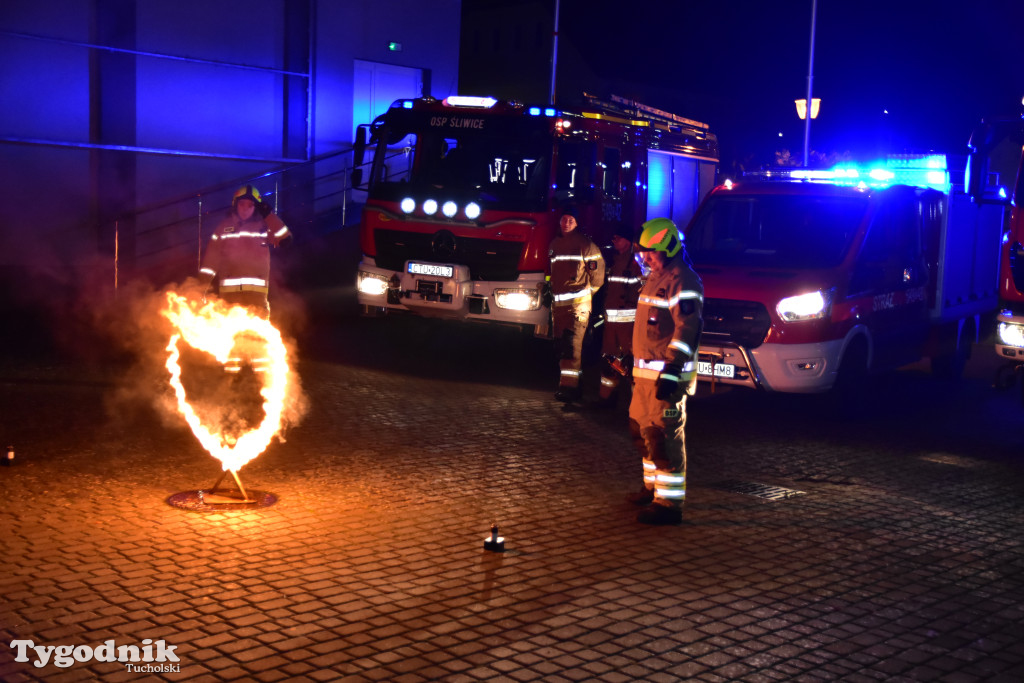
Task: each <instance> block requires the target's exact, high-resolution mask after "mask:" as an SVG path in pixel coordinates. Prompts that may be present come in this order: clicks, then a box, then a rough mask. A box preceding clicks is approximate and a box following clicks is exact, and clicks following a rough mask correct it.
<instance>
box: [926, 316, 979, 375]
mask: <svg viewBox="0 0 1024 683" xmlns="http://www.w3.org/2000/svg"><path fill="white" fill-rule="evenodd" d="M973 333H974V327H973V326H972V325H969V324H968V325H964V329H963V332H962V333H961V335H960V339H959V343H957V340H956V339H954V340H953V345H954V349H953V350H952V351H950V352H949V353H944V354H942V355H941V356H933V357H932V359H931V367H932V374H933V375H935V376H936V377H939V378H941V379H949V380H953V381H958V380H960V379H962V378H963V376H964V368H966V367H967V361H968V360H970V358H971V339H973V336H974V335H973Z"/></svg>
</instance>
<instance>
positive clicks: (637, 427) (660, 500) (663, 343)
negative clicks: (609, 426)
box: [629, 218, 704, 525]
mask: <svg viewBox="0 0 1024 683" xmlns="http://www.w3.org/2000/svg"><path fill="white" fill-rule="evenodd" d="M638 248H639V250H640V253H641V254H642V255H643V261H644V267H645V269H648V270H649V273H648V275H647V281H646V282H645V283H644V286H643V289H642V290H641V292H640V298H639V301H638V303H637V310H636V322H635V323H634V325H633V356H634V360H633V399H632V401H631V402H630V404H629V429H630V434H631V436H632V437H633V441H634V444H635V445H636V447H637V450H638V451H639V452H640V454H641V457H642V460H643V481H644V483H643V487H642V488H641V489H640V491H639V492H637V493H635V494H633V495H632V496H630V501H631V502H633V503H635V504H637V505H643V506H645V507H644V509H643V510H641V511H640V513H639V514H638V515H637V521H639V522H642V523H644V524H659V525H660V524H679V523H680V522H682V507H683V502H684V500H685V498H686V444H685V441H684V435H683V428H684V427H685V425H686V397H687V395H693V393H694V391H695V389H696V384H697V376H696V369H697V368H696V365H697V364H696V361H697V349H698V345H699V344H700V334H701V329H702V327H703V322H702V319H701V312H702V309H703V305H704V286H703V284H702V283H701V280H700V277H699V276H698V275H697V273H696V272H694V270H693V265H692V263H690V259H689V257H688V256H687V254H686V249H685V248H684V246H683V238H682V236H681V235H680V233H679V230H678V228H677V227H676V224H675V223H674V222H672V221H671V220H670V219H668V218H655V219H652V220H649V221H647V222H646V223H644V224H643V225H642V226H641V233H640V239H639V247H638Z"/></svg>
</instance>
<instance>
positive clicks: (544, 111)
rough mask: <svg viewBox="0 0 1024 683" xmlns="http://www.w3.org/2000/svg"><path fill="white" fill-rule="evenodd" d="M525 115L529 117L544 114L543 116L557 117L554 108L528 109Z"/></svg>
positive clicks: (556, 111)
mask: <svg viewBox="0 0 1024 683" xmlns="http://www.w3.org/2000/svg"><path fill="white" fill-rule="evenodd" d="M526 113H527V114H529V115H530V116H540V115H541V114H544V116H558V110H557V109H555V108H554V107H544V108H541V107H530V108H529V109H527V110H526Z"/></svg>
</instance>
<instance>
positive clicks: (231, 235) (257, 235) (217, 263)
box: [199, 185, 291, 318]
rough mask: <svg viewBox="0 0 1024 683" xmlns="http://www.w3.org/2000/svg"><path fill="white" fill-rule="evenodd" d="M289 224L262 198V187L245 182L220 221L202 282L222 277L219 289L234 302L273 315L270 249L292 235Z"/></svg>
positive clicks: (205, 258)
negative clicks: (270, 291) (270, 300)
mask: <svg viewBox="0 0 1024 683" xmlns="http://www.w3.org/2000/svg"><path fill="white" fill-rule="evenodd" d="M290 234H291V233H290V232H289V231H288V226H286V225H285V224H284V222H283V221H281V219H280V218H278V216H277V214H275V213H273V211H271V210H270V206H269V205H268V204H267V203H265V202H264V201H262V199H261V197H260V193H259V190H257V189H256V188H255V187H253V186H252V185H243V186H242V187H240V188H238V190H237V191H236V192H235V196H234V199H233V200H232V203H231V213H230V214H229V215H228V216H227V217H226V218H224V220H222V221H221V222H220V224H218V225H217V227H216V228H215V229H214V231H213V235H212V236H211V237H210V242H209V244H208V245H207V247H206V253H205V254H204V255H203V263H202V266H201V267H200V269H199V277H200V282H201V284H203V285H205V286H206V287H209V286H210V285H211V284H213V281H214V280H215V279H217V280H218V287H217V293H218V295H219V296H220V298H221V299H223V300H224V301H227V302H228V303H231V304H237V305H240V306H248V307H250V308H252V309H254V310H256V311H257V312H258V313H259V314H260V315H262V316H263V317H264V318H269V317H270V303H269V300H268V298H267V295H268V292H269V290H270V249H269V247H271V246H273V247H276V246H278V245H279V244H280V243H281V242H282V241H284V240H285V239H287V238H288V237H289V236H290Z"/></svg>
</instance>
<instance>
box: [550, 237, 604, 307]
mask: <svg viewBox="0 0 1024 683" xmlns="http://www.w3.org/2000/svg"><path fill="white" fill-rule="evenodd" d="M550 256H551V294H552V296H553V297H554V304H555V306H563V305H566V304H572V303H573V302H576V301H583V300H586V301H588V302H589V301H590V297H591V295H592V294H593V293H594V292H596V291H597V290H598V289H600V288H601V285H603V284H604V258H603V257H602V256H601V250H600V249H598V248H597V245H596V244H594V243H593V242H592V241H591V240H590V238H589V237H587V236H586V235H584V234H583V233H582V232H580V231H579V229H578V228H577V229H576V230H573V231H572V232H570V233H569V234H568V235H559V236H558V237H556V238H555V239H553V240H551V250H550Z"/></svg>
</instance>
